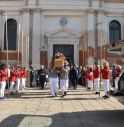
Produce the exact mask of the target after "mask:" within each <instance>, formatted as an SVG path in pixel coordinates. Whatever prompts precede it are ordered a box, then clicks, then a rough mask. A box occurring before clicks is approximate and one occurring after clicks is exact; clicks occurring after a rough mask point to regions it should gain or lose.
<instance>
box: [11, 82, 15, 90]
mask: <svg viewBox="0 0 124 127" xmlns="http://www.w3.org/2000/svg"><path fill="white" fill-rule="evenodd" d="M14 85H15V82H13V81H10V92H12V91H13V90H14Z"/></svg>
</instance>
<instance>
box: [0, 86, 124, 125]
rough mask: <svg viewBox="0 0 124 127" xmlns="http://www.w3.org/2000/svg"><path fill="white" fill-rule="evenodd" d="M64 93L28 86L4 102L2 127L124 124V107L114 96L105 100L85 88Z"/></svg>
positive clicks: (1, 103)
mask: <svg viewBox="0 0 124 127" xmlns="http://www.w3.org/2000/svg"><path fill="white" fill-rule="evenodd" d="M102 95H103V92H102V93H101V96H102ZM60 96H61V93H60V92H59V94H58V97H55V98H51V96H50V90H49V88H46V89H45V90H40V89H38V88H32V89H30V88H27V89H26V90H24V91H23V92H22V93H20V94H18V95H12V96H11V97H10V98H7V99H6V100H4V101H0V127H124V106H123V105H122V104H121V103H119V102H118V101H117V100H116V99H115V98H113V97H111V98H110V99H107V100H104V99H102V98H99V96H98V95H95V94H93V93H92V92H91V91H86V90H85V88H82V87H80V88H78V89H77V90H73V89H69V91H68V93H67V96H66V97H64V98H61V97H60Z"/></svg>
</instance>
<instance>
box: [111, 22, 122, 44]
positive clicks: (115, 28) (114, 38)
mask: <svg viewBox="0 0 124 127" xmlns="http://www.w3.org/2000/svg"><path fill="white" fill-rule="evenodd" d="M119 40H121V25H120V23H119V22H118V21H116V20H113V21H111V22H110V24H109V41H110V43H111V44H112V43H116V42H118V41H119Z"/></svg>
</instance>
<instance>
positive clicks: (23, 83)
mask: <svg viewBox="0 0 124 127" xmlns="http://www.w3.org/2000/svg"><path fill="white" fill-rule="evenodd" d="M25 85H26V78H22V79H21V88H25Z"/></svg>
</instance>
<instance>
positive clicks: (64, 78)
mask: <svg viewBox="0 0 124 127" xmlns="http://www.w3.org/2000/svg"><path fill="white" fill-rule="evenodd" d="M68 75H69V68H68V66H67V65H66V64H65V66H64V67H63V68H61V69H60V88H61V91H62V97H64V96H66V94H67V90H68V84H69V81H68V80H69V77H68Z"/></svg>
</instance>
